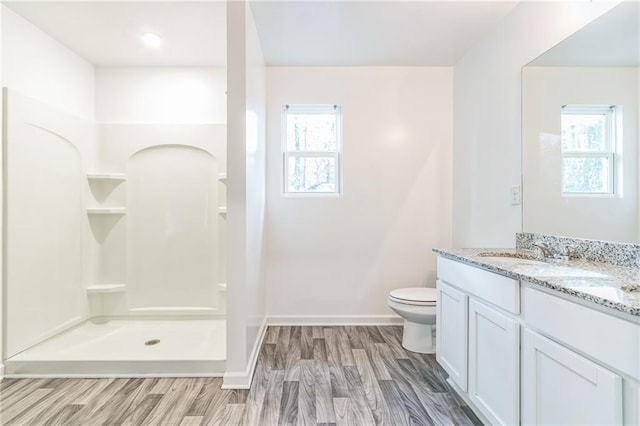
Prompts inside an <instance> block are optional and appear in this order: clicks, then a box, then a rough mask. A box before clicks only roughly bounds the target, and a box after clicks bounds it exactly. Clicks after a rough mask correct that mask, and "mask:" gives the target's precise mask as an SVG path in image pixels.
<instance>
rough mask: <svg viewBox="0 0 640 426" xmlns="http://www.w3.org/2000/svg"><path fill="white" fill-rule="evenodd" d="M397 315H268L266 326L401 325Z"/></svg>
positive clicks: (401, 322) (400, 319)
mask: <svg viewBox="0 0 640 426" xmlns="http://www.w3.org/2000/svg"><path fill="white" fill-rule="evenodd" d="M403 322H404V320H403V319H402V318H401V317H400V316H398V315H269V316H267V325H401V324H403Z"/></svg>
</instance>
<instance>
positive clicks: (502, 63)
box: [453, 1, 619, 247]
mask: <svg viewBox="0 0 640 426" xmlns="http://www.w3.org/2000/svg"><path fill="white" fill-rule="evenodd" d="M617 3H619V2H617V1H611V2H609V1H601V2H577V1H575V2H574V1H568V2H522V3H520V4H519V5H518V6H516V8H515V9H514V10H513V12H512V13H511V14H509V16H507V17H506V18H505V19H504V20H503V21H502V22H501V23H500V24H499V25H498V26H497V27H496V28H495V29H494V30H493V31H492V32H491V33H490V34H489V35H488V36H487V37H485V38H484V39H482V40H481V41H480V42H479V43H478V44H476V45H475V46H474V47H473V48H472V49H471V50H469V51H468V52H467V53H466V54H465V56H464V57H463V58H462V59H461V60H460V61H459V62H458V63H457V64H456V66H455V69H454V118H453V120H454V143H453V245H454V246H456V247H512V246H514V244H515V233H516V232H520V231H521V230H522V219H521V206H519V205H511V203H510V187H511V186H515V185H519V184H520V176H521V165H520V164H521V158H520V157H521V148H520V142H521V136H520V133H521V132H520V121H521V110H520V107H521V105H520V101H521V88H520V82H521V76H520V71H521V68H522V66H524V65H525V64H527V63H528V62H530V61H531V60H533V59H534V58H535V57H537V56H538V55H540V54H542V53H543V52H544V51H545V50H547V49H549V48H550V47H552V46H554V45H555V44H556V43H558V42H559V41H561V40H562V39H564V38H566V37H567V36H568V35H570V34H572V33H574V32H575V31H577V30H578V29H580V28H581V27H583V26H584V25H586V24H587V23H589V22H590V21H592V20H593V19H595V18H596V17H598V16H600V15H602V14H603V13H604V12H606V11H607V10H609V9H611V8H612V7H613V6H615V5H616V4H617Z"/></svg>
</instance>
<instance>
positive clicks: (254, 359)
mask: <svg viewBox="0 0 640 426" xmlns="http://www.w3.org/2000/svg"><path fill="white" fill-rule="evenodd" d="M266 331H267V318H266V317H265V319H264V320H263V321H262V325H261V326H260V331H259V332H258V338H257V339H256V341H255V343H254V344H253V350H252V351H251V356H250V357H249V361H248V362H247V368H246V369H245V370H244V371H226V372H225V373H224V376H223V380H222V389H249V388H250V387H251V382H252V381H253V373H254V372H255V370H256V364H257V363H258V354H259V353H260V348H261V347H262V341H263V340H264V335H265V333H266Z"/></svg>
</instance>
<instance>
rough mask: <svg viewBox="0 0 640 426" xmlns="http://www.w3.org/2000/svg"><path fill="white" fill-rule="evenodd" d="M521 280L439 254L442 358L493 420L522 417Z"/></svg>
mask: <svg viewBox="0 0 640 426" xmlns="http://www.w3.org/2000/svg"><path fill="white" fill-rule="evenodd" d="M519 288H520V287H519V283H518V282H517V281H515V280H512V279H509V278H507V277H503V276H500V275H497V274H493V273H491V272H488V271H484V270H481V269H478V268H474V267H472V266H468V265H463V264H460V263H457V262H454V261H451V260H449V259H443V258H439V259H438V282H437V289H438V304H437V306H438V308H437V309H438V310H437V316H436V339H437V340H436V360H437V361H438V362H439V363H440V365H441V366H442V367H443V368H444V370H445V371H446V372H447V373H449V377H450V379H451V381H452V382H454V383H455V384H456V385H457V387H458V388H459V389H460V390H461V391H462V392H463V393H464V394H465V395H466V396H467V397H468V398H469V400H470V401H471V403H472V404H473V406H474V407H475V408H476V409H477V410H478V411H480V412H481V413H482V415H483V416H484V417H485V418H486V419H487V420H489V421H490V422H491V423H493V424H517V423H519V421H520V398H519V386H520V321H519V319H518V315H517V313H518V312H519V311H520V303H519Z"/></svg>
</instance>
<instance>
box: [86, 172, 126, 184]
mask: <svg viewBox="0 0 640 426" xmlns="http://www.w3.org/2000/svg"><path fill="white" fill-rule="evenodd" d="M87 179H89V180H106V181H115V182H121V181H125V180H127V175H125V174H123V173H87Z"/></svg>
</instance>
